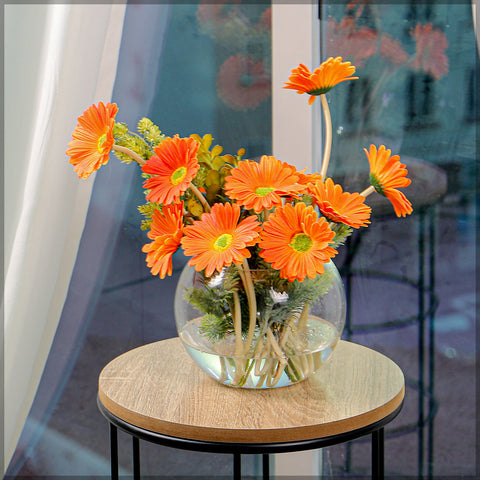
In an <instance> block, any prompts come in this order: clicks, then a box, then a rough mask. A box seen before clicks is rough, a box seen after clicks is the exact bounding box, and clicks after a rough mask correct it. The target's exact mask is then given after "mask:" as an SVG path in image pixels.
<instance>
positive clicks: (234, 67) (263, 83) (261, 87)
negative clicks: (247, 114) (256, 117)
mask: <svg viewBox="0 0 480 480" xmlns="http://www.w3.org/2000/svg"><path fill="white" fill-rule="evenodd" d="M217 88H218V96H219V97H220V99H221V100H222V101H223V103H225V105H227V106H228V107H230V108H231V109H233V110H243V111H247V110H250V109H252V110H253V109H255V108H256V107H258V105H259V104H260V103H261V102H263V101H265V100H267V99H268V98H269V97H270V91H271V86H270V79H269V78H268V75H267V74H266V69H265V64H264V62H263V60H260V61H258V62H256V61H254V60H253V59H252V58H249V57H247V56H245V55H240V54H238V55H232V56H231V57H230V58H228V59H227V60H225V62H224V63H223V64H222V66H221V67H220V70H219V71H218V75H217Z"/></svg>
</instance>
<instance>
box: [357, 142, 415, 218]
mask: <svg viewBox="0 0 480 480" xmlns="http://www.w3.org/2000/svg"><path fill="white" fill-rule="evenodd" d="M364 150H365V153H366V154H367V157H368V161H369V162H370V183H371V184H372V186H373V187H374V188H375V190H376V191H377V192H378V193H380V194H381V195H383V196H384V197H387V198H388V199H389V200H390V202H392V205H393V208H394V210H395V214H396V215H397V217H405V216H406V215H408V214H410V213H412V211H413V208H412V204H411V203H410V202H409V201H408V199H407V197H405V195H404V194H403V193H402V192H400V190H397V188H401V187H407V186H408V185H410V183H411V182H412V181H411V180H410V179H409V178H406V176H407V174H408V170H407V169H406V168H405V165H404V164H403V163H401V162H400V157H399V156H398V155H392V156H391V153H392V152H391V150H389V149H386V148H385V146H384V145H380V147H379V148H378V151H377V147H375V145H370V151H367V149H366V148H364Z"/></svg>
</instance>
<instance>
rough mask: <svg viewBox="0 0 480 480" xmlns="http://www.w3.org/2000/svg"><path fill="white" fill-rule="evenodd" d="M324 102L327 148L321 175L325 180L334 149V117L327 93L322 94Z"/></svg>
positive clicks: (324, 151)
mask: <svg viewBox="0 0 480 480" xmlns="http://www.w3.org/2000/svg"><path fill="white" fill-rule="evenodd" d="M320 100H321V102H322V109H323V116H324V118H325V148H324V149H323V160H322V169H321V170H320V175H321V176H322V180H325V177H326V175H327V169H328V164H329V162H330V152H331V150H332V117H331V116H330V108H329V107H328V101H327V97H326V96H325V94H323V95H320Z"/></svg>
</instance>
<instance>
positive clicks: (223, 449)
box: [97, 397, 403, 480]
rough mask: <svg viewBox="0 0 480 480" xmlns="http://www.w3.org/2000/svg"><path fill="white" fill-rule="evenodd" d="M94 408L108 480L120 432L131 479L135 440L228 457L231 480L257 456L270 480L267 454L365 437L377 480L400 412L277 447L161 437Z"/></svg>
mask: <svg viewBox="0 0 480 480" xmlns="http://www.w3.org/2000/svg"><path fill="white" fill-rule="evenodd" d="M97 405H98V408H99V410H100V412H101V413H102V415H103V416H104V417H105V418H106V419H107V420H108V422H109V424H110V456H111V472H112V480H118V478H119V477H118V432H117V430H118V429H120V430H122V431H124V432H126V433H128V434H130V435H131V436H132V442H133V444H132V449H133V478H134V480H140V443H139V440H145V441H148V442H151V443H155V444H157V445H163V446H165V447H171V448H179V449H182V450H191V451H197V452H207V453H228V454H233V479H234V480H240V479H241V475H242V473H241V455H243V454H261V455H262V459H263V479H264V480H267V479H269V478H270V468H269V454H271V453H286V452H297V451H302V450H312V449H316V448H324V447H329V446H331V445H336V444H339V443H344V442H348V441H350V440H355V439H356V438H359V437H363V436H365V435H368V434H371V435H372V479H374V480H380V479H383V478H384V426H385V425H387V424H388V423H390V422H391V421H392V420H393V419H394V418H395V417H396V416H397V415H398V414H399V413H400V410H401V409H402V406H403V402H402V403H401V404H400V405H399V406H398V407H397V408H396V409H395V410H394V411H393V412H392V413H390V414H389V415H387V416H386V417H384V418H382V419H381V420H379V421H377V422H374V423H372V424H370V425H366V426H364V427H361V428H358V429H355V430H352V431H348V432H345V433H340V434H337V435H331V436H328V437H322V438H314V439H308V440H298V441H294V442H279V443H230V442H211V441H206V440H192V439H188V438H180V437H172V436H170V435H164V434H162V433H157V432H153V431H150V430H146V429H144V428H141V427H138V426H136V425H133V424H131V423H128V422H126V421H124V420H122V419H121V418H119V417H117V416H115V415H113V414H112V413H111V412H110V411H109V410H108V409H107V408H105V406H104V405H103V404H102V402H101V401H100V399H99V398H98V397H97Z"/></svg>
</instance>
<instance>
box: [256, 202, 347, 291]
mask: <svg viewBox="0 0 480 480" xmlns="http://www.w3.org/2000/svg"><path fill="white" fill-rule="evenodd" d="M334 236H335V233H334V232H333V231H332V230H331V229H330V227H329V226H328V222H327V221H326V220H325V219H324V218H323V217H321V218H320V219H319V218H318V215H317V212H315V210H314V209H313V207H312V206H306V205H305V204H304V203H303V202H299V203H297V204H296V205H295V206H292V205H291V204H289V203H287V204H285V206H283V207H278V208H277V209H276V210H275V212H274V213H272V214H271V215H270V217H269V219H268V221H266V222H265V223H264V224H263V231H262V232H261V233H260V242H259V244H258V245H259V247H260V248H261V249H262V250H261V251H260V256H261V257H262V258H263V259H264V260H266V261H267V262H269V263H271V264H272V267H273V268H275V269H277V270H280V276H281V277H282V278H287V279H288V280H289V281H290V282H293V281H294V280H299V281H300V282H303V280H304V279H305V277H308V278H314V277H315V276H316V275H317V274H322V273H323V272H324V266H323V264H324V263H328V262H329V260H330V258H332V257H334V256H335V255H336V254H337V253H338V252H337V250H335V249H334V248H333V247H331V246H330V245H329V243H330V242H331V240H332V239H333V237H334Z"/></svg>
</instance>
